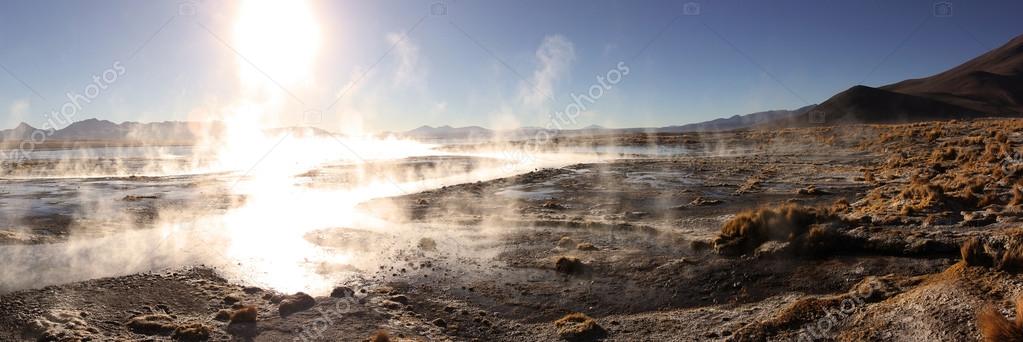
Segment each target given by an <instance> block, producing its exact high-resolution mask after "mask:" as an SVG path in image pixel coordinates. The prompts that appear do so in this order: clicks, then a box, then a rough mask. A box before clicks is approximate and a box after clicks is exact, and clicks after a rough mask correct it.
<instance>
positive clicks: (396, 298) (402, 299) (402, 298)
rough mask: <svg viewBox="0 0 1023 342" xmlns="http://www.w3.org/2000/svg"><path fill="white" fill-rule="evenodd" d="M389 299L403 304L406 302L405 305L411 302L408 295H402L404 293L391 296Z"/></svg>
mask: <svg viewBox="0 0 1023 342" xmlns="http://www.w3.org/2000/svg"><path fill="white" fill-rule="evenodd" d="M388 300H390V301H392V302H395V303H401V304H404V305H408V303H409V300H408V297H405V296H402V295H397V296H392V297H391V298H388Z"/></svg>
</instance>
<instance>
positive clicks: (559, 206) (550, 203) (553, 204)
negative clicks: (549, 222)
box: [540, 200, 566, 210]
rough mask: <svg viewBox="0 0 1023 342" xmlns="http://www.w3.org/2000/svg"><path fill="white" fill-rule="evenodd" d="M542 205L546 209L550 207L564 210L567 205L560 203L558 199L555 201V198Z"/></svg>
mask: <svg viewBox="0 0 1023 342" xmlns="http://www.w3.org/2000/svg"><path fill="white" fill-rule="evenodd" d="M540 207H542V208H544V209H550V210H564V209H566V207H565V206H564V205H562V204H561V203H558V201H554V200H550V201H547V202H544V203H543V205H541V206H540Z"/></svg>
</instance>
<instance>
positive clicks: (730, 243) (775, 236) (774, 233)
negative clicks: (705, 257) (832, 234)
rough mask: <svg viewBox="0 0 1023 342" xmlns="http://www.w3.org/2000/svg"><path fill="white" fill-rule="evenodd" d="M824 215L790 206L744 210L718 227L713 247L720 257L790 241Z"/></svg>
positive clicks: (808, 209) (820, 219)
mask: <svg viewBox="0 0 1023 342" xmlns="http://www.w3.org/2000/svg"><path fill="white" fill-rule="evenodd" d="M828 216H830V215H826V214H823V213H821V212H819V211H818V210H817V209H815V208H806V207H800V206H796V205H793V204H787V205H783V206H781V207H777V208H760V209H757V210H751V211H745V212H742V213H739V214H738V215H736V216H735V217H734V218H732V219H731V220H730V221H728V222H727V223H725V225H724V226H723V227H721V234H720V235H719V236H718V238H717V239H715V240H714V248H715V249H716V250H717V251H718V253H720V254H725V255H738V254H742V253H746V252H749V251H752V250H754V249H756V248H757V247H758V246H760V245H761V244H763V243H764V242H767V241H793V240H795V238H796V237H799V236H801V235H804V234H806V233H807V232H808V231H809V230H810V225H812V224H815V223H818V222H820V221H824V220H826V219H830V218H829V217H828Z"/></svg>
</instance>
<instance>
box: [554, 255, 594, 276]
mask: <svg viewBox="0 0 1023 342" xmlns="http://www.w3.org/2000/svg"><path fill="white" fill-rule="evenodd" d="M585 266H586V265H584V264H583V262H582V261H580V260H579V259H578V258H573V257H560V258H558V261H557V262H555V263H554V269H555V270H556V271H558V272H561V273H565V274H578V273H582V272H583V270H584V269H585Z"/></svg>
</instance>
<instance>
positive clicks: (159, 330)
mask: <svg viewBox="0 0 1023 342" xmlns="http://www.w3.org/2000/svg"><path fill="white" fill-rule="evenodd" d="M177 328H178V326H177V325H176V324H174V319H173V318H171V316H168V315H164V314H153V315H142V316H136V317H134V318H132V319H131V320H129V321H128V329H131V331H133V332H136V333H139V334H143V335H170V334H172V333H174V330H176V329H177Z"/></svg>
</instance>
